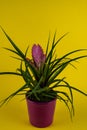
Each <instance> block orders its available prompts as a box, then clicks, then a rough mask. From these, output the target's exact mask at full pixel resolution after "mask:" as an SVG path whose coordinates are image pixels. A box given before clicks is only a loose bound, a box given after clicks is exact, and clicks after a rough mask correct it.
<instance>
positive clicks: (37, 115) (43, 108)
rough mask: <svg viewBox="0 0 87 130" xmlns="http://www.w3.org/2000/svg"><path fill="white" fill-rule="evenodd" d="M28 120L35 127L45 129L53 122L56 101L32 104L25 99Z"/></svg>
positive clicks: (32, 102)
mask: <svg viewBox="0 0 87 130" xmlns="http://www.w3.org/2000/svg"><path fill="white" fill-rule="evenodd" d="M26 101H27V107H28V114H29V120H30V122H31V124H32V125H34V126H36V127H47V126H49V125H51V123H52V122H53V116H54V111H55V105H56V99H54V100H52V101H50V102H34V101H31V100H29V99H26Z"/></svg>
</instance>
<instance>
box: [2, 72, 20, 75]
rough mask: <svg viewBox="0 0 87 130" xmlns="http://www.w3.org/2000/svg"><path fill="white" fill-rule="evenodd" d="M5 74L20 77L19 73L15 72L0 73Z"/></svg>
mask: <svg viewBox="0 0 87 130" xmlns="http://www.w3.org/2000/svg"><path fill="white" fill-rule="evenodd" d="M5 74H9V75H10V74H11V75H18V76H22V75H21V74H20V73H16V72H0V75H5Z"/></svg>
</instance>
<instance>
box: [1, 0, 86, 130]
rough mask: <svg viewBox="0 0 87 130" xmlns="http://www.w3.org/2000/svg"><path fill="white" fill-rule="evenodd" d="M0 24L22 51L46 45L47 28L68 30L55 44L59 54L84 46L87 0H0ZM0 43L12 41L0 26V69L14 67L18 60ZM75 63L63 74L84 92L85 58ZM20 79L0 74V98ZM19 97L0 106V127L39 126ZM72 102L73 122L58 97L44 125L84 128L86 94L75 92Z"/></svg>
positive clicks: (60, 32) (24, 128) (22, 129)
mask: <svg viewBox="0 0 87 130" xmlns="http://www.w3.org/2000/svg"><path fill="white" fill-rule="evenodd" d="M0 25H1V26H2V27H3V28H4V29H5V31H6V32H7V33H8V34H9V35H10V36H11V37H12V39H13V40H14V41H15V42H16V44H17V45H18V46H19V47H20V48H21V49H22V50H23V51H25V49H26V47H27V46H28V45H29V46H30V50H31V47H32V45H33V43H39V44H41V45H43V48H44V49H45V47H46V42H47V38H48V34H49V31H50V32H51V36H53V33H54V32H55V30H57V38H58V37H60V36H61V35H63V34H64V33H66V32H70V33H69V34H68V35H67V36H66V37H65V38H64V39H63V40H62V41H61V43H60V44H59V46H58V48H57V55H58V56H61V55H62V54H64V53H66V52H69V51H71V50H73V49H79V48H87V0H0ZM2 47H11V45H10V44H9V42H8V41H7V39H6V37H5V36H4V34H3V32H2V31H1V30H0V71H15V69H16V68H17V67H19V62H17V61H16V60H14V59H12V58H11V57H10V56H12V53H9V52H7V51H5V50H3V49H2ZM81 54H83V53H81ZM85 54H87V52H86V53H85ZM28 56H29V57H30V56H31V51H30V52H29V54H28ZM76 66H77V68H78V69H77V70H74V69H73V68H72V67H69V68H68V69H66V70H65V71H64V73H63V75H65V76H66V77H67V81H69V82H70V83H71V84H72V85H73V86H76V87H78V88H79V89H82V90H83V91H85V92H87V59H84V60H83V59H82V60H80V62H79V63H76ZM61 76H62V75H61ZM23 83H24V82H23V80H22V79H21V78H19V77H15V76H0V100H1V99H3V98H5V97H6V96H8V95H9V94H10V93H12V92H13V91H14V90H16V89H17V88H19V87H20V86H21V85H23ZM22 98H23V97H21V96H20V97H16V98H14V99H13V100H12V101H11V102H9V104H8V105H5V106H3V107H2V108H0V130H7V129H9V130H11V129H12V130H15V129H17V130H29V129H30V130H31V129H32V130H35V129H39V128H35V127H33V126H31V125H30V123H29V122H28V115H27V107H26V101H23V102H20V100H21V99H22ZM74 105H75V112H76V114H75V117H74V118H73V123H72V122H71V121H70V118H69V114H68V111H67V109H66V107H65V106H64V105H63V104H62V103H60V102H58V101H57V106H56V111H55V116H54V122H53V124H52V125H51V126H50V127H48V128H45V129H50V130H51V129H52V130H54V129H55V130H56V129H58V130H70V129H71V130H78V129H79V130H86V129H87V98H86V97H84V96H83V95H81V94H78V93H74Z"/></svg>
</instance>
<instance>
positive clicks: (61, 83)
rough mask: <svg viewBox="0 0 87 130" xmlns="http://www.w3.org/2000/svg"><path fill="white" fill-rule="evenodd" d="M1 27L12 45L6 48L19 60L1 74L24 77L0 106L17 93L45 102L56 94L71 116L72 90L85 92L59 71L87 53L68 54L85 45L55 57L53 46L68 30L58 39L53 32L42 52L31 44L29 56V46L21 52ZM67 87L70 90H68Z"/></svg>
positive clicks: (72, 111)
mask: <svg viewBox="0 0 87 130" xmlns="http://www.w3.org/2000/svg"><path fill="white" fill-rule="evenodd" d="M1 29H2V31H3V32H4V34H5V36H6V37H7V39H8V40H9V42H10V44H11V45H12V46H13V49H10V48H5V49H6V50H8V51H10V52H12V53H14V54H15V55H17V56H18V57H15V58H16V59H18V60H20V67H19V68H17V71H16V72H8V71H7V72H0V75H4V74H9V75H16V76H21V77H23V79H24V81H25V84H24V85H23V86H22V87H20V88H19V89H18V90H17V91H16V92H14V93H12V94H11V95H10V96H8V97H7V98H5V99H4V100H2V101H1V102H0V105H1V106H2V105H3V104H4V103H6V102H7V101H9V100H10V99H12V98H13V97H14V96H16V95H26V96H27V98H29V99H30V100H32V101H38V102H48V101H51V100H53V99H55V98H56V99H59V100H60V101H63V102H64V103H65V105H66V106H67V108H68V110H69V112H70V115H71V117H72V115H74V105H73V90H75V91H77V92H79V93H81V94H83V95H85V96H87V93H85V92H83V91H82V90H80V89H78V88H76V87H73V86H71V85H70V84H69V83H68V82H67V81H66V80H65V78H66V77H62V78H60V77H59V75H60V73H62V71H63V70H64V69H65V68H66V67H67V66H68V65H72V66H73V67H75V66H74V65H73V64H72V63H73V62H74V61H77V60H79V59H82V58H86V57H87V55H80V56H76V57H74V58H71V57H70V56H72V55H73V54H75V53H78V52H83V51H86V50H87V49H77V50H73V51H70V52H68V53H67V54H65V55H63V56H61V57H59V58H57V57H55V55H54V54H55V53H54V52H55V48H56V46H57V45H58V44H59V43H60V41H61V40H62V39H63V38H64V37H65V36H66V35H67V33H66V34H64V35H63V36H61V37H60V38H59V39H58V40H56V39H55V37H56V33H55V34H54V37H53V40H52V43H50V36H49V38H48V42H47V47H46V51H45V53H44V51H43V49H42V47H41V46H40V45H39V44H38V45H37V44H34V45H33V47H32V59H30V58H29V57H27V52H28V48H27V49H26V52H25V53H23V52H22V51H21V49H20V48H18V46H17V45H16V44H15V43H14V42H13V40H12V39H11V38H10V37H9V35H8V34H7V33H6V32H5V31H4V29H3V28H2V27H1ZM49 46H51V49H49ZM61 88H62V89H61ZM63 89H64V90H63ZM66 90H69V92H68V91H66Z"/></svg>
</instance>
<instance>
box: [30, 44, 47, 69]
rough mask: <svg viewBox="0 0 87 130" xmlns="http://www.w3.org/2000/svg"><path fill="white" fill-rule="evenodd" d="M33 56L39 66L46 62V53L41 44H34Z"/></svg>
mask: <svg viewBox="0 0 87 130" xmlns="http://www.w3.org/2000/svg"><path fill="white" fill-rule="evenodd" d="M32 57H33V61H34V62H35V65H36V66H37V67H38V68H39V67H41V65H42V64H44V63H45V60H46V55H45V54H44V53H43V50H42V48H41V46H40V45H36V44H34V45H33V47H32Z"/></svg>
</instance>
